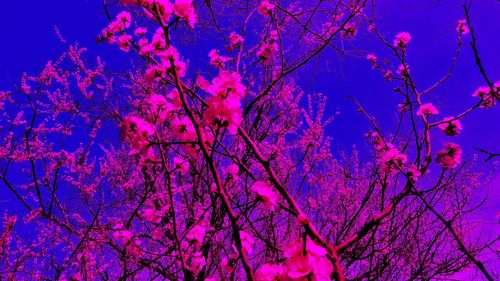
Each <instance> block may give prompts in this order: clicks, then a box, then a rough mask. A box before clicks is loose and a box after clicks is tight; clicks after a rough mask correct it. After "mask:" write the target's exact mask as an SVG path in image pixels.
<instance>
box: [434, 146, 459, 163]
mask: <svg viewBox="0 0 500 281" xmlns="http://www.w3.org/2000/svg"><path fill="white" fill-rule="evenodd" d="M461 161H462V148H460V145H458V144H456V143H447V144H445V145H444V148H443V149H441V150H440V151H438V152H437V156H436V162H438V163H439V164H440V165H441V166H443V168H455V167H457V166H458V164H460V162H461Z"/></svg>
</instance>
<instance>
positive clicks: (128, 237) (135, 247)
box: [113, 223, 142, 257]
mask: <svg viewBox="0 0 500 281" xmlns="http://www.w3.org/2000/svg"><path fill="white" fill-rule="evenodd" d="M115 230H116V231H115V232H113V238H114V239H116V240H118V241H120V242H121V243H122V245H123V246H125V249H126V251H127V254H129V255H131V256H133V257H139V256H140V255H141V254H142V252H141V249H140V248H139V246H140V245H141V241H140V240H139V239H136V238H135V237H134V234H133V233H132V231H130V230H127V229H125V226H124V225H123V224H122V223H118V224H117V225H115Z"/></svg>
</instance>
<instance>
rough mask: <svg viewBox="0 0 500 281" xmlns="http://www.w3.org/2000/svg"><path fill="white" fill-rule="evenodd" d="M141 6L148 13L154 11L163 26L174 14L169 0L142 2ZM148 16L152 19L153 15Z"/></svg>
mask: <svg viewBox="0 0 500 281" xmlns="http://www.w3.org/2000/svg"><path fill="white" fill-rule="evenodd" d="M139 1H144V0H139ZM142 6H144V7H145V8H147V9H148V10H149V11H155V13H156V14H157V15H158V16H159V17H160V19H161V20H162V22H163V23H164V24H165V23H167V22H168V21H169V20H170V17H171V16H172V13H173V12H174V5H173V4H172V3H171V2H170V0H151V1H150V0H148V1H144V2H143V3H142ZM150 16H151V18H154V16H153V15H150Z"/></svg>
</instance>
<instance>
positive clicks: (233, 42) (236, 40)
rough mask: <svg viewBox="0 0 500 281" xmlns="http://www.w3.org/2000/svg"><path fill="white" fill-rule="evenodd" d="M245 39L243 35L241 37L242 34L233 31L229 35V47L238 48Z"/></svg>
mask: <svg viewBox="0 0 500 281" xmlns="http://www.w3.org/2000/svg"><path fill="white" fill-rule="evenodd" d="M243 41H245V39H243V37H241V35H239V34H237V33H236V32H234V31H233V32H231V34H230V35H229V44H230V46H229V47H230V49H234V48H236V47H237V46H239V45H240V44H241V43H243Z"/></svg>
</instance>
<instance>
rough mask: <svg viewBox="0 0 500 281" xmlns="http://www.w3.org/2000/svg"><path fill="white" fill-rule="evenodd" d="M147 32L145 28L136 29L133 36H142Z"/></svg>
mask: <svg viewBox="0 0 500 281" xmlns="http://www.w3.org/2000/svg"><path fill="white" fill-rule="evenodd" d="M147 32H148V29H147V28H145V27H138V28H136V29H135V30H134V35H135V36H144V35H146V33H147Z"/></svg>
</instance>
